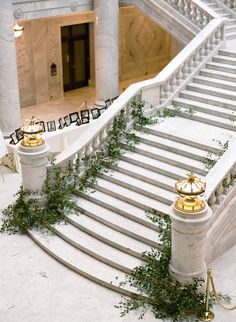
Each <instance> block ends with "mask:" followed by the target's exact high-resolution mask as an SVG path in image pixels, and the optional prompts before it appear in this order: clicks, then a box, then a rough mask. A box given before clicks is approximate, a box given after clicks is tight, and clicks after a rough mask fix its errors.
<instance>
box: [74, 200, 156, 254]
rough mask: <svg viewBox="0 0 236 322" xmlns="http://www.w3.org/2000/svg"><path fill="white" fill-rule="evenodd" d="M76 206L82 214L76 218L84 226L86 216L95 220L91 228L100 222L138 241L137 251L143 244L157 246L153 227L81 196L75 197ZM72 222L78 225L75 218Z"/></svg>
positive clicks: (140, 249)
mask: <svg viewBox="0 0 236 322" xmlns="http://www.w3.org/2000/svg"><path fill="white" fill-rule="evenodd" d="M76 207H77V209H78V210H79V211H80V212H81V213H82V214H83V215H82V216H79V217H78V218H76V219H77V221H78V222H79V225H80V226H81V225H82V226H83V227H84V226H85V223H87V218H88V217H89V218H91V219H93V220H94V221H96V224H94V226H93V230H94V229H96V227H97V225H98V223H101V224H103V225H105V226H107V227H110V228H112V229H113V230H116V231H117V232H120V233H122V234H125V235H127V236H129V237H131V238H132V239H136V241H139V242H140V245H139V244H138V243H136V244H135V247H136V248H138V249H139V252H141V251H143V250H142V247H143V245H145V247H147V246H146V245H149V246H152V247H157V248H158V247H159V244H158V243H159V238H158V232H157V231H156V230H154V229H151V228H149V227H147V226H145V225H142V224H140V223H138V222H136V221H134V220H131V219H129V218H127V217H125V216H122V215H120V214H119V213H117V212H114V211H111V210H109V209H107V208H104V207H102V206H100V205H98V204H96V203H94V202H92V201H90V200H88V199H84V198H83V197H80V198H77V201H76ZM72 220H73V218H72V217H70V218H69V221H70V222H71V223H72ZM73 224H75V225H76V226H78V223H77V222H76V223H75V220H74V221H73ZM86 227H87V226H86ZM94 227H95V228H94ZM156 227H157V226H156ZM156 227H155V228H156Z"/></svg>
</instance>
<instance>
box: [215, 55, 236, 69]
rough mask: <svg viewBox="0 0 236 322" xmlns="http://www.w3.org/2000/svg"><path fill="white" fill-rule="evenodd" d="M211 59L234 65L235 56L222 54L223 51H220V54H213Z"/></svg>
mask: <svg viewBox="0 0 236 322" xmlns="http://www.w3.org/2000/svg"><path fill="white" fill-rule="evenodd" d="M212 61H213V62H220V63H223V64H227V65H234V66H235V65H236V57H230V56H224V55H223V53H221V55H215V56H213V57H212Z"/></svg>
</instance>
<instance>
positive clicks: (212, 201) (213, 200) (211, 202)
mask: <svg viewBox="0 0 236 322" xmlns="http://www.w3.org/2000/svg"><path fill="white" fill-rule="evenodd" d="M216 201H217V198H216V193H215V191H214V192H213V193H212V195H211V196H210V198H209V199H208V205H209V206H210V207H211V208H212V207H213V206H214V205H215V204H216Z"/></svg>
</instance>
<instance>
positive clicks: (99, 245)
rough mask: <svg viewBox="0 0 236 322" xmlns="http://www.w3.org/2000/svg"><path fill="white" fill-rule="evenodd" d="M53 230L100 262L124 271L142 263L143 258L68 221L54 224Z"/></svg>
mask: <svg viewBox="0 0 236 322" xmlns="http://www.w3.org/2000/svg"><path fill="white" fill-rule="evenodd" d="M53 231H54V233H56V234H57V235H58V236H59V237H61V238H62V239H63V240H65V241H66V242H67V243H69V244H71V245H72V246H74V247H76V248H77V249H79V250H81V251H82V252H84V253H85V254H87V255H89V256H91V257H93V258H94V259H97V260H99V261H100V262H102V263H104V264H107V265H109V266H111V267H114V268H116V269H118V270H120V271H122V272H124V273H127V274H129V273H130V271H131V270H132V269H133V268H134V267H136V266H138V265H140V264H141V262H142V261H141V260H140V259H138V258H136V257H134V256H131V255H129V254H127V253H126V252H124V251H123V250H119V249H117V248H115V247H112V246H110V245H108V244H106V243H104V242H102V241H100V240H98V239H96V238H94V237H92V236H90V235H88V234H86V233H85V232H83V231H82V230H80V229H78V228H76V227H75V226H73V225H71V224H70V223H68V224H67V225H54V226H53Z"/></svg>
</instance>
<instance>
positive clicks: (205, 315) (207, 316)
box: [198, 311, 215, 321]
mask: <svg viewBox="0 0 236 322" xmlns="http://www.w3.org/2000/svg"><path fill="white" fill-rule="evenodd" d="M198 318H199V319H200V320H201V321H212V320H213V319H214V318H215V314H214V313H213V312H211V311H207V312H204V313H203V314H202V315H199V316H198Z"/></svg>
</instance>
